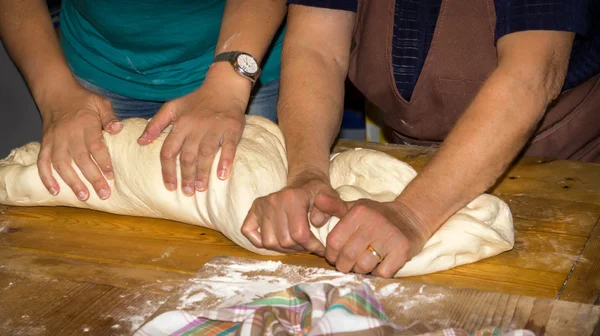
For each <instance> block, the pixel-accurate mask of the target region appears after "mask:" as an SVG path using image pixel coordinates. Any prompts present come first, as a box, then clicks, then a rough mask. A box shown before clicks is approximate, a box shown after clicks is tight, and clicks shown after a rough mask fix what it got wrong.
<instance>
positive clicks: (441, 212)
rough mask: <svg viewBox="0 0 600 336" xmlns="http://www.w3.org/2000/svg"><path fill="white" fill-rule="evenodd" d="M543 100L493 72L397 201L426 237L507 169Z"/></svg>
mask: <svg viewBox="0 0 600 336" xmlns="http://www.w3.org/2000/svg"><path fill="white" fill-rule="evenodd" d="M543 96H544V94H543V93H542V92H539V91H537V90H532V89H531V88H528V87H527V86H526V85H525V84H523V83H521V82H519V81H518V80H516V79H515V78H512V77H511V76H510V75H509V74H507V73H505V72H504V71H503V70H501V69H498V70H496V71H495V72H494V73H493V74H492V76H491V77H490V78H489V79H488V81H487V82H486V83H485V85H484V86H483V87H482V89H481V91H480V93H479V94H478V95H477V97H476V99H475V100H474V101H473V103H472V104H471V106H470V107H469V108H468V109H467V111H466V112H465V113H464V115H463V117H462V118H461V119H460V120H459V122H458V123H457V124H456V126H455V127H454V129H453V130H452V132H451V133H450V134H449V135H448V137H447V138H446V140H445V141H444V144H443V145H442V146H441V148H440V150H439V151H438V152H437V153H436V155H435V156H434V157H433V158H432V160H431V162H430V163H429V164H428V165H427V166H426V167H425V168H424V169H423V171H422V172H421V173H420V174H419V175H418V176H417V177H416V178H415V179H414V180H413V181H412V182H411V183H410V184H409V185H408V186H407V188H406V190H405V191H404V192H403V193H402V194H401V196H400V197H399V198H398V200H400V201H401V202H402V203H403V204H405V205H407V206H408V207H409V208H410V209H412V210H413V211H414V212H415V213H416V215H417V217H419V218H420V219H421V220H422V222H423V224H424V225H425V226H427V229H428V231H429V233H430V234H432V233H433V232H435V231H436V230H437V229H438V228H439V226H440V225H441V224H442V223H443V222H444V221H445V220H446V219H447V218H448V217H450V216H451V215H453V214H454V213H455V212H456V211H458V210H459V209H461V208H462V207H464V206H465V205H467V204H468V203H469V202H470V201H471V200H473V199H474V198H475V197H477V196H478V195H480V194H481V193H483V192H485V191H486V190H487V189H488V188H489V187H491V186H492V185H493V184H494V183H495V181H496V180H497V179H498V178H499V177H500V176H501V175H502V173H503V172H504V171H505V170H506V168H507V167H508V165H509V164H510V162H511V161H512V160H513V159H514V158H515V156H516V155H517V154H518V153H519V151H520V150H521V148H522V147H523V146H524V144H525V143H526V142H527V140H528V138H529V136H530V135H531V132H532V131H533V129H534V128H535V126H536V125H537V123H538V121H539V119H540V117H541V116H542V115H543V112H544V110H545V108H546V103H547V102H546V101H545V98H544V97H543Z"/></svg>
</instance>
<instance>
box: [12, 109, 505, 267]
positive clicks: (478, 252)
mask: <svg viewBox="0 0 600 336" xmlns="http://www.w3.org/2000/svg"><path fill="white" fill-rule="evenodd" d="M123 123H124V128H123V130H122V131H121V132H120V133H119V134H116V135H108V134H105V135H104V139H105V141H106V145H107V146H108V149H109V151H110V155H111V158H112V162H113V166H114V172H115V179H114V181H109V184H110V186H111V189H112V194H111V197H110V198H109V199H108V200H105V201H103V200H100V199H99V198H98V197H97V195H96V194H95V192H93V189H92V188H91V186H90V184H89V183H87V181H86V182H85V183H86V185H87V186H88V188H89V190H90V191H91V196H90V198H89V200H88V201H87V202H80V201H78V200H77V198H76V197H75V195H74V194H73V192H71V190H70V189H69V188H68V186H67V185H66V184H65V183H64V182H63V181H62V180H61V179H60V178H59V176H58V174H57V173H56V172H53V173H54V176H55V178H56V179H57V181H58V182H59V183H60V188H61V192H60V194H59V195H57V196H52V195H50V194H49V193H48V191H47V190H46V188H45V187H44V185H43V184H42V182H41V181H40V178H39V176H38V171H37V166H36V160H37V156H38V153H39V150H40V145H39V143H30V144H27V145H25V146H23V147H21V148H18V149H15V150H13V151H12V152H11V153H10V155H9V156H8V157H7V158H5V159H4V160H0V203H2V204H7V205H21V206H72V207H78V208H89V209H95V210H100V211H106V212H111V213H115V214H122V215H134V216H144V217H155V218H165V219H171V220H176V221H180V222H184V223H190V224H196V225H200V226H204V227H208V228H211V229H214V230H217V231H220V232H222V233H223V234H224V235H225V236H227V237H228V238H229V239H231V240H232V241H233V242H235V243H236V244H238V245H240V246H242V247H244V248H246V249H248V250H250V251H253V252H256V253H260V254H266V255H275V254H277V253H275V252H272V251H267V250H264V249H258V248H256V247H254V246H253V245H252V244H251V243H250V242H249V241H248V240H247V239H246V238H245V237H244V236H243V235H242V234H241V232H240V227H241V225H242V223H243V221H244V218H245V217H246V214H247V213H248V211H249V209H250V206H251V205H252V202H253V201H254V200H255V199H256V198H258V197H261V196H265V195H268V194H270V193H273V192H275V191H277V190H279V189H281V188H283V187H284V186H285V181H286V173H287V161H286V156H285V147H284V142H283V137H282V135H281V132H280V130H279V128H278V127H277V125H275V124H273V123H272V122H270V121H268V120H266V119H264V118H261V117H253V116H248V117H247V118H246V128H245V130H244V134H243V136H242V139H241V141H240V143H239V146H238V150H237V154H236V157H235V162H234V167H233V174H232V176H231V177H230V178H229V179H228V180H226V181H221V180H219V179H218V178H217V177H216V173H215V171H216V168H215V167H216V164H217V162H218V159H219V156H220V153H218V154H217V157H216V158H215V161H214V163H213V166H212V171H211V175H210V180H209V189H208V190H207V191H206V192H203V193H196V194H195V196H193V197H186V196H184V195H183V193H182V192H181V188H179V189H178V190H177V191H174V192H169V191H167V190H166V189H165V187H164V185H163V182H162V175H161V166H160V159H159V154H160V149H161V147H162V144H163V141H164V139H165V137H166V134H167V132H168V130H167V131H166V132H163V134H161V136H160V138H159V139H158V140H157V141H155V142H153V143H152V144H150V145H148V146H144V147H142V146H139V145H138V144H137V142H136V139H137V138H138V137H139V135H140V134H141V133H142V131H143V130H144V128H145V126H146V123H147V121H146V120H143V119H127V120H124V121H123ZM75 169H76V171H77V172H78V173H79V175H80V176H82V175H81V173H80V172H79V170H78V169H77V168H75ZM330 169H331V171H330V172H331V183H332V185H333V187H334V188H336V189H337V191H338V192H339V193H340V195H341V197H342V198H343V199H345V200H348V201H349V200H355V199H358V198H370V199H374V200H377V201H391V200H393V199H394V198H395V197H396V196H397V195H398V194H400V193H401V192H402V190H403V189H404V187H405V186H406V184H407V183H408V182H410V181H411V180H412V179H413V178H414V177H415V176H416V172H415V171H414V169H412V167H410V166H409V165H407V164H406V163H404V162H401V161H399V160H397V159H395V158H393V157H391V156H389V155H387V154H384V153H381V152H377V151H373V150H368V149H357V150H350V151H346V152H343V153H340V154H336V155H332V158H331V168H330ZM178 170H179V168H178ZM178 178H180V177H178ZM82 180H83V181H85V179H83V177H82ZM337 222H338V219H337V218H332V219H331V220H330V221H329V222H328V223H327V224H326V225H325V226H323V227H322V228H314V227H313V228H312V231H313V233H314V234H315V235H316V236H317V237H318V238H319V240H321V241H322V242H323V243H325V242H326V237H327V234H328V233H329V232H330V231H331V229H333V227H334V226H335V224H336V223H337ZM513 245H514V232H513V225H512V216H511V213H510V210H509V209H508V206H507V205H506V204H505V203H504V202H502V201H501V200H500V199H498V198H496V197H494V196H491V195H486V194H484V195H481V196H480V197H478V198H477V199H475V200H474V201H472V202H471V203H470V204H469V205H468V206H467V207H465V208H464V209H462V210H460V211H459V212H458V213H456V214H455V215H454V216H452V217H451V218H450V219H449V220H448V221H447V222H446V223H445V224H444V225H443V226H442V227H441V228H440V229H439V230H438V231H437V232H436V233H435V234H434V235H433V237H431V239H430V240H429V241H428V242H427V244H426V245H425V247H424V248H423V251H422V252H421V253H420V254H419V255H417V256H416V257H414V258H413V259H412V260H411V261H410V262H408V263H407V264H406V265H405V266H404V267H403V268H402V269H401V270H400V271H399V272H398V273H397V274H396V276H397V277H399V276H410V275H419V274H427V273H432V272H437V271H442V270H446V269H450V268H452V267H455V266H458V265H463V264H466V263H472V262H475V261H477V260H481V259H483V258H488V257H491V256H494V255H496V254H499V253H501V252H503V251H507V250H509V249H511V248H512V247H513Z"/></svg>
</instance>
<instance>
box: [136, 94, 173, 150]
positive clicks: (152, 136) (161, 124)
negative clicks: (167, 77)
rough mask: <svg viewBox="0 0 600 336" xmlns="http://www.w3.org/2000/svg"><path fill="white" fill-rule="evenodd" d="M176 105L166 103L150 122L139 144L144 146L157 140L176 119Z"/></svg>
mask: <svg viewBox="0 0 600 336" xmlns="http://www.w3.org/2000/svg"><path fill="white" fill-rule="evenodd" d="M174 115H175V104H171V103H165V104H163V106H162V107H161V108H160V109H159V110H158V112H156V115H155V116H154V117H153V118H152V119H151V120H150V122H148V125H146V129H144V132H143V133H142V135H141V136H140V137H139V139H138V144H140V145H142V146H144V145H147V144H149V143H151V142H152V141H154V140H156V138H158V136H159V135H160V132H162V131H163V130H164V129H165V128H167V126H169V125H170V124H171V122H172V121H173V120H174V119H175V118H174Z"/></svg>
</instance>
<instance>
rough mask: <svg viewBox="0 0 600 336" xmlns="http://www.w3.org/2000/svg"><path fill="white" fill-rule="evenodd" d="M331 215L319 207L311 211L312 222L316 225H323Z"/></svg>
mask: <svg viewBox="0 0 600 336" xmlns="http://www.w3.org/2000/svg"><path fill="white" fill-rule="evenodd" d="M330 218H331V215H328V214H326V213H323V212H321V210H319V209H318V208H317V207H313V208H312V210H311V211H310V223H311V224H312V225H314V226H316V227H321V226H323V225H325V223H327V221H328V220H329V219H330Z"/></svg>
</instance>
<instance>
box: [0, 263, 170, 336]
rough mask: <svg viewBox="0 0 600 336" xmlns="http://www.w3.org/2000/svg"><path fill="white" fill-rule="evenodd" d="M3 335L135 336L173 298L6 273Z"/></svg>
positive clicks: (2, 276) (1, 285)
mask: <svg viewBox="0 0 600 336" xmlns="http://www.w3.org/2000/svg"><path fill="white" fill-rule="evenodd" d="M0 290H2V295H1V297H0V302H1V304H0V317H1V318H0V334H2V335H81V334H86V333H89V334H90V335H131V334H132V332H134V331H135V330H136V329H137V328H138V327H139V326H140V325H141V324H142V323H144V322H145V321H146V320H147V319H148V318H149V317H150V316H151V315H152V314H154V312H155V311H156V310H157V309H158V308H159V307H160V306H161V305H162V304H164V303H165V302H166V300H167V299H168V297H169V294H159V293H150V292H144V291H138V290H130V289H123V288H116V287H112V286H106V285H98V284H94V283H86V282H76V281H70V280H64V279H61V280H57V279H52V278H46V277H44V276H40V275H31V274H28V275H23V274H16V273H13V272H7V271H1V272H0Z"/></svg>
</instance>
